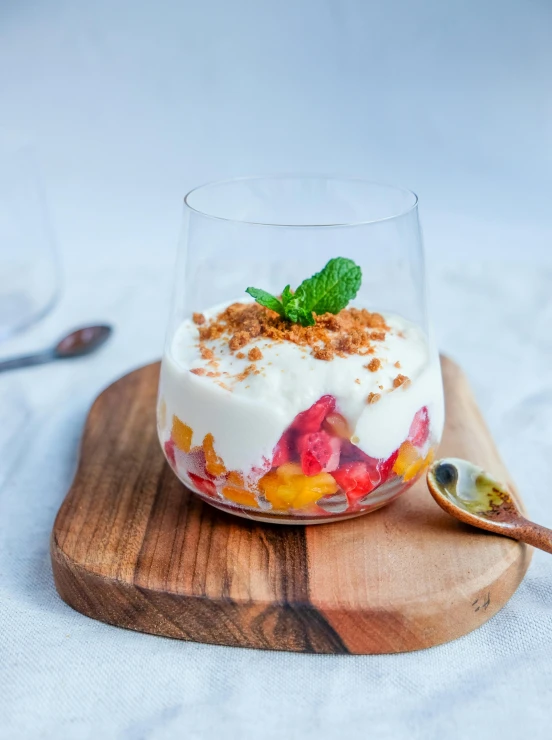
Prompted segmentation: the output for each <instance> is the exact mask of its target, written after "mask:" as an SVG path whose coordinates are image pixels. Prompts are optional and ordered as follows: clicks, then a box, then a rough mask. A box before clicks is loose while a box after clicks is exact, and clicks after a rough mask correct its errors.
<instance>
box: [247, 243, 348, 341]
mask: <svg viewBox="0 0 552 740" xmlns="http://www.w3.org/2000/svg"><path fill="white" fill-rule="evenodd" d="M361 282H362V270H361V269H360V267H359V266H358V265H357V264H355V263H354V262H353V260H350V259H346V258H345V257H334V259H331V260H330V261H329V262H328V264H327V265H326V266H325V267H323V268H322V270H320V272H317V273H316V274H315V275H313V276H312V277H310V278H307V279H306V280H303V282H302V283H301V285H300V286H299V287H298V288H297V290H296V291H295V293H292V291H291V288H290V286H289V285H286V287H285V288H284V289H283V291H282V296H281V299H280V298H277V297H276V296H273V295H272V294H271V293H267V292H266V290H261V289H260V288H247V290H246V293H249V295H250V296H252V297H253V298H254V299H255V300H256V301H257V303H260V305H261V306H265V307H266V308H270V309H271V310H272V311H276V313H277V314H279V315H280V316H281V317H282V318H284V319H287V320H288V321H291V322H292V323H293V324H301V326H313V325H314V323H315V321H314V316H313V313H315V314H323V313H333V314H336V313H339V312H340V311H341V310H342V309H343V308H345V306H346V305H347V304H348V303H349V301H352V300H353V298H355V297H356V294H357V293H358V289H359V288H360V283H361Z"/></svg>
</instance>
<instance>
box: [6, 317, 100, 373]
mask: <svg viewBox="0 0 552 740" xmlns="http://www.w3.org/2000/svg"><path fill="white" fill-rule="evenodd" d="M112 333H113V327H112V326H108V325H104V324H100V325H98V326H84V327H82V328H80V329H76V330H75V331H72V332H71V333H70V334H67V336H65V337H63V339H60V340H59V342H58V343H57V344H55V345H54V346H53V347H50V348H48V349H45V350H42V351H41V352H36V353H35V354H32V355H21V356H20V357H13V358H11V359H9V360H2V361H0V372H3V371H5V370H17V369H18V368H21V367H31V366H33V365H43V364H44V363H46V362H53V361H54V360H67V359H70V358H72V357H82V356H84V355H89V354H91V353H92V352H95V351H96V350H97V349H99V348H100V347H101V346H102V345H103V344H105V342H107V340H108V339H109V337H110V336H111V334H112Z"/></svg>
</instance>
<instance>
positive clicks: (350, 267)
mask: <svg viewBox="0 0 552 740" xmlns="http://www.w3.org/2000/svg"><path fill="white" fill-rule="evenodd" d="M361 281H362V270H361V269H360V267H359V266H358V265H356V264H355V263H354V262H353V260H350V259H346V258H345V257H335V258H334V259H331V260H330V261H329V262H328V264H327V265H326V266H325V267H324V268H323V269H322V270H320V272H317V273H316V274H315V275H313V276H312V277H311V278H307V280H303V282H302V283H301V285H300V286H299V287H298V288H297V290H296V291H295V294H294V296H293V298H294V299H295V301H296V302H297V305H299V306H300V307H301V308H303V309H304V310H305V311H306V312H311V311H314V312H315V313H316V314H323V313H333V314H336V313H339V312H340V311H341V310H342V309H343V308H345V306H346V305H347V304H348V303H349V301H351V300H352V299H353V298H355V297H356V294H357V293H358V289H359V288H360V283H361Z"/></svg>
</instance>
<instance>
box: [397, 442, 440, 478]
mask: <svg viewBox="0 0 552 740" xmlns="http://www.w3.org/2000/svg"><path fill="white" fill-rule="evenodd" d="M432 459H433V449H430V450H429V452H428V453H427V455H426V456H425V458H424V457H422V456H421V455H420V453H419V452H418V450H417V449H416V448H415V447H414V445H413V444H412V443H411V442H403V443H402V445H401V446H400V448H399V456H398V457H397V459H396V461H395V464H394V465H393V472H394V473H396V474H397V475H398V476H400V477H401V478H402V479H403V480H404V481H405V482H408V481H410V480H412V479H413V478H415V477H416V476H417V475H418V473H419V472H420V471H421V470H423V469H424V468H426V467H427V466H428V465H429V463H430V462H431V460H432Z"/></svg>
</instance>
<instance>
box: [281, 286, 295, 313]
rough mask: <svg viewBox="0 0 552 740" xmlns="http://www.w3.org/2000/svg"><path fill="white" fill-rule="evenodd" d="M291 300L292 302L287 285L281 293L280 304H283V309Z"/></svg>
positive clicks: (291, 294)
mask: <svg viewBox="0 0 552 740" xmlns="http://www.w3.org/2000/svg"><path fill="white" fill-rule="evenodd" d="M292 300H293V293H292V292H291V288H290V287H289V285H286V287H285V288H284V289H283V291H282V303H283V304H284V308H286V306H287V305H288V304H289V302H290V301H292Z"/></svg>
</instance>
